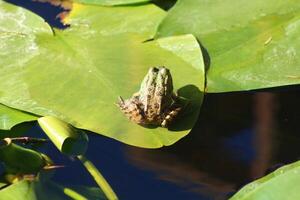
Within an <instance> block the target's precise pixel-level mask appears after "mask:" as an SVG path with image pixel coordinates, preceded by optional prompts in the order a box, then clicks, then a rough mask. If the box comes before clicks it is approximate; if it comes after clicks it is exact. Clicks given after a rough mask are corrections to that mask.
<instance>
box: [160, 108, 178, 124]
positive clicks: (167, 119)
mask: <svg viewBox="0 0 300 200" xmlns="http://www.w3.org/2000/svg"><path fill="white" fill-rule="evenodd" d="M181 109H182V107H181V106H172V108H170V109H168V110H167V111H166V112H165V113H164V114H163V117H162V122H161V126H162V127H164V128H167V127H168V126H169V124H170V123H171V122H172V121H173V120H174V119H175V118H176V116H177V115H178V113H179V112H180V111H181Z"/></svg>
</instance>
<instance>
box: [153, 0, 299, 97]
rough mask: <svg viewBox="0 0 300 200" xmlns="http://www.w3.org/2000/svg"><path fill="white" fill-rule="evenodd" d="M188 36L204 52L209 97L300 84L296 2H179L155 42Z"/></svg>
mask: <svg viewBox="0 0 300 200" xmlns="http://www.w3.org/2000/svg"><path fill="white" fill-rule="evenodd" d="M186 33H193V34H194V35H195V36H196V37H197V39H198V40H199V41H200V42H201V44H202V45H203V46H204V48H205V49H206V50H207V52H208V55H209V56H206V58H207V63H208V65H209V69H208V73H207V91H208V92H228V91H242V90H250V89H258V88H268V87H275V86H282V85H290V84H300V56H298V54H299V53H300V37H299V35H300V3H299V1H298V0H287V1H286V0H278V1H276V3H274V1H273V0H266V1H261V0H253V1H247V0H225V1H217V0H211V1H206V0H179V1H178V2H177V4H176V5H175V7H173V8H172V9H171V11H170V12H169V13H168V16H167V17H166V18H165V19H164V20H163V22H162V23H161V24H160V27H159V29H158V32H157V37H162V36H172V35H178V34H186Z"/></svg>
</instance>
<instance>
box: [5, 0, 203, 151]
mask: <svg viewBox="0 0 300 200" xmlns="http://www.w3.org/2000/svg"><path fill="white" fill-rule="evenodd" d="M3 4H4V3H2V4H0V7H1V5H3ZM6 12H10V11H6ZM24 12H26V11H24ZM163 16H164V12H163V11H161V10H160V9H159V8H157V7H156V6H154V5H151V4H150V5H140V6H122V7H101V6H84V5H79V4H74V5H73V10H72V12H71V14H70V16H69V17H68V18H67V21H68V23H70V24H71V28H69V29H67V30H64V31H59V30H56V31H55V36H53V35H52V34H51V33H50V32H49V33H43V32H42V33H31V36H30V37H33V38H34V40H32V43H33V44H32V45H33V46H35V47H36V48H35V52H34V53H31V54H32V55H34V56H32V57H31V58H30V59H29V60H27V61H26V62H22V63H19V62H17V61H16V60H17V59H16V58H18V57H19V55H18V54H9V55H8V56H7V57H6V58H3V59H10V60H11V63H10V67H6V65H4V63H3V62H5V61H2V60H0V73H1V74H5V76H1V77H0V82H1V85H0V94H1V95H0V102H1V103H3V104H5V105H8V106H11V107H14V108H17V109H20V110H24V111H28V112H31V113H35V114H38V115H41V116H48V115H49V116H55V117H57V118H59V119H61V120H64V121H66V122H68V123H71V124H72V125H73V126H75V127H78V128H83V129H87V130H90V131H93V132H96V133H99V134H102V135H105V136H108V137H111V138H114V139H117V140H119V141H121V142H124V143H127V144H131V145H135V146H139V147H146V148H158V147H161V146H163V145H171V144H173V143H174V142H176V141H178V140H179V139H180V138H182V137H184V136H185V135H187V134H188V133H189V131H190V129H191V128H192V127H193V125H194V123H195V121H196V119H197V116H198V113H199V110H200V106H201V102H202V96H203V95H202V92H201V91H203V90H204V64H203V60H202V54H201V50H200V48H199V45H198V43H197V40H196V39H195V38H194V37H193V36H192V35H183V36H176V37H168V38H164V39H159V40H156V41H149V42H143V41H145V40H147V39H150V38H151V37H152V36H153V34H154V33H155V31H156V28H157V25H158V24H159V22H160V20H161V19H162V17H163ZM15 18H16V17H15V16H14V19H15ZM124 19H126V20H125V21H126V22H124ZM127 20H128V21H127ZM16 21H17V20H16ZM14 37H17V36H14V35H11V40H12V41H13V40H14ZM0 40H1V43H5V42H6V40H3V39H1V35H0ZM16 45H18V44H16ZM18 47H19V46H18ZM19 48H26V47H22V46H20V47H19ZM0 49H1V48H0ZM24 51H25V50H24ZM24 56H26V55H24ZM13 60H15V61H14V62H13ZM153 66H166V67H167V68H169V69H170V70H171V73H172V76H173V79H174V87H175V89H176V90H178V93H179V94H180V95H181V96H183V97H185V98H186V99H187V100H188V102H189V103H188V105H187V107H186V108H185V109H184V111H183V112H182V114H181V117H179V118H178V120H177V121H176V122H175V123H174V125H173V126H171V127H170V129H169V130H168V129H166V128H159V127H158V128H145V127H142V126H139V125H137V124H135V123H133V122H130V121H129V120H128V119H127V118H126V117H125V116H124V115H123V114H122V112H121V111H120V110H119V108H118V107H117V106H116V105H115V103H116V102H117V100H118V96H122V97H124V98H127V97H130V96H131V95H132V94H133V93H135V92H136V91H138V89H139V86H140V83H141V81H142V79H143V77H144V75H145V74H146V73H147V71H148V69H149V68H150V67H153Z"/></svg>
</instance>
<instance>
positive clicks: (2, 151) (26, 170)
mask: <svg viewBox="0 0 300 200" xmlns="http://www.w3.org/2000/svg"><path fill="white" fill-rule="evenodd" d="M0 161H1V162H3V163H4V165H5V168H6V170H5V171H6V172H7V173H12V174H33V173H37V172H39V171H40V170H41V169H42V168H43V167H44V166H46V165H47V162H46V160H45V159H44V157H43V155H42V154H41V153H39V152H36V151H34V150H31V149H27V148H24V147H21V146H19V145H17V144H14V143H12V141H11V140H10V139H9V138H6V139H3V140H0Z"/></svg>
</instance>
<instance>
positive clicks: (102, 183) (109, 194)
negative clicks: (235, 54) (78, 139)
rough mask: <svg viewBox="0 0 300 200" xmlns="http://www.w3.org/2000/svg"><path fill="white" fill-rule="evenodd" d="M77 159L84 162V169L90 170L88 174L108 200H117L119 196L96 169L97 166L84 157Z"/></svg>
mask: <svg viewBox="0 0 300 200" xmlns="http://www.w3.org/2000/svg"><path fill="white" fill-rule="evenodd" d="M77 158H78V159H79V160H80V161H81V162H82V164H83V165H84V167H85V168H86V169H87V170H88V172H89V173H90V174H91V176H92V177H93V178H94V180H95V182H96V183H97V184H98V186H99V187H100V188H101V189H102V191H103V193H104V194H105V196H106V198H107V199H108V200H117V199H118V197H117V195H116V194H115V192H114V191H113V189H112V188H111V187H110V185H109V184H108V182H107V181H106V180H105V178H104V177H103V176H102V174H101V173H100V171H99V170H98V169H97V168H96V167H95V165H94V164H93V163H92V162H91V161H89V160H88V159H87V158H86V157H85V156H83V155H80V156H77Z"/></svg>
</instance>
